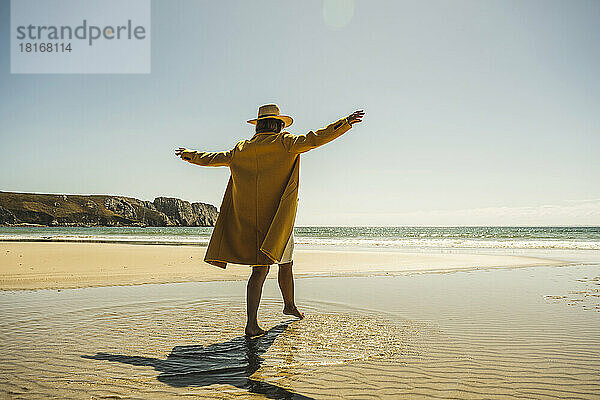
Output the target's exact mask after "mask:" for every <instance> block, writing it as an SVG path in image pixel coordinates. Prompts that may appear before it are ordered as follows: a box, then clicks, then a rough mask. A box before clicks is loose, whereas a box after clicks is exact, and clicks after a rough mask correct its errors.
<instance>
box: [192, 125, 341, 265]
mask: <svg viewBox="0 0 600 400" xmlns="http://www.w3.org/2000/svg"><path fill="white" fill-rule="evenodd" d="M350 128H351V125H350V124H349V123H348V121H347V120H346V118H343V119H340V120H339V121H336V122H334V123H332V124H330V125H328V126H327V127H326V128H324V129H319V130H317V131H314V132H313V131H310V132H309V133H307V134H306V135H292V134H291V133H288V132H281V133H275V132H265V133H257V134H255V135H254V136H253V137H252V138H251V139H249V140H242V141H240V142H238V143H237V144H236V145H235V147H234V148H233V149H231V150H228V151H221V152H199V151H194V150H185V151H183V153H182V155H181V157H182V158H183V159H184V160H186V161H188V162H190V163H193V164H198V165H203V166H213V167H221V166H227V167H229V169H230V170H231V176H230V178H229V182H228V184H227V189H226V190H225V195H224V196H223V201H222V203H221V208H220V211H219V216H218V217H217V222H216V223H215V228H214V230H213V233H212V236H211V238H210V242H209V244H208V249H207V250H206V255H205V257H204V261H206V262H207V263H209V264H212V265H216V266H218V267H221V268H225V267H226V265H227V263H233V264H244V265H271V264H274V263H277V262H278V261H280V260H281V256H282V255H283V250H284V248H285V245H286V244H287V241H288V239H289V237H290V235H291V233H292V229H293V228H294V221H295V219H296V208H297V206H298V179H299V171H300V153H304V152H306V151H308V150H311V149H314V148H316V147H319V146H322V145H324V144H325V143H327V142H330V141H332V140H334V139H335V138H337V137H339V136H341V135H342V134H343V133H345V132H347V131H348V130H349V129H350Z"/></svg>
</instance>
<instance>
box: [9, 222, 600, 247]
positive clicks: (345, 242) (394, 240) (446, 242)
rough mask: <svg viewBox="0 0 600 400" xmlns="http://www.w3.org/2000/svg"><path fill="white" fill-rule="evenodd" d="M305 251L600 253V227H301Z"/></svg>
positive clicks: (69, 232)
mask: <svg viewBox="0 0 600 400" xmlns="http://www.w3.org/2000/svg"><path fill="white" fill-rule="evenodd" d="M212 229H213V228H211V227H207V228H205V227H144V228H141V227H25V226H23V227H0V240H26V241H27V240H32V241H88V242H124V243H139V244H187V245H207V244H208V241H209V239H210V235H211V233H212ZM294 237H295V243H296V245H297V246H299V247H300V248H302V247H310V248H315V247H318V248H332V247H359V248H391V249H394V248H403V249H407V248H409V249H410V248H417V249H421V248H424V249H431V248H438V249H439V248H441V249H564V250H600V227H324V226H319V227H310V226H307V227H303V226H299V227H295V228H294Z"/></svg>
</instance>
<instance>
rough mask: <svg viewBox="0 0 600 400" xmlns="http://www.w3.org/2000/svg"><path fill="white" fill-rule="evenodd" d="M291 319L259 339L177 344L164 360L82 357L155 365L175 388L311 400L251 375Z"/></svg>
mask: <svg viewBox="0 0 600 400" xmlns="http://www.w3.org/2000/svg"><path fill="white" fill-rule="evenodd" d="M292 322H293V321H287V322H284V323H281V324H279V325H277V326H275V327H273V328H271V329H269V330H268V331H267V332H266V333H265V334H264V335H262V336H260V337H256V338H248V337H246V336H241V337H236V338H234V339H232V340H229V341H227V342H223V343H215V344H212V345H209V346H206V347H205V346H202V345H190V346H175V347H174V348H173V350H172V351H171V354H169V355H168V356H167V358H166V359H165V360H162V359H158V358H152V357H143V356H127V355H121V354H109V353H98V354H96V355H94V356H88V355H83V356H82V357H83V358H89V359H93V360H107V361H113V362H120V363H124V364H130V365H135V366H148V367H153V368H154V369H155V370H156V371H159V372H161V374H160V375H159V376H158V378H157V379H158V380H159V381H160V382H163V383H166V384H167V385H169V386H173V387H186V386H210V385H215V384H222V385H223V384H224V385H231V386H235V387H237V388H240V389H245V390H248V391H249V392H251V393H258V394H263V395H265V396H266V397H267V398H271V399H292V398H294V399H312V397H307V396H303V395H301V394H298V393H294V392H292V391H289V390H287V389H285V388H282V387H279V386H276V385H273V384H270V383H268V382H263V381H259V380H255V379H251V378H250V377H251V376H252V375H253V374H254V373H255V372H256V371H257V370H258V369H259V368H260V366H261V364H262V362H263V360H264V359H263V358H262V357H261V356H262V355H263V354H264V353H265V352H266V351H267V350H268V349H269V347H271V345H272V344H273V342H274V341H275V339H276V338H277V336H278V335H279V334H281V333H282V332H284V331H285V330H286V329H287V328H288V326H289V325H290V324H291V323H292Z"/></svg>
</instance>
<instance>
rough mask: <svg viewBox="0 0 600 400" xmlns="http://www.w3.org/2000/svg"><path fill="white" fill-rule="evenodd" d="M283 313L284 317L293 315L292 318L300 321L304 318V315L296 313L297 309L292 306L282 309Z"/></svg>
mask: <svg viewBox="0 0 600 400" xmlns="http://www.w3.org/2000/svg"><path fill="white" fill-rule="evenodd" d="M283 313H284V314H285V315H293V316H294V317H297V318H300V319H302V318H304V313H303V312H300V311H298V307H296V306H293V307H284V308H283Z"/></svg>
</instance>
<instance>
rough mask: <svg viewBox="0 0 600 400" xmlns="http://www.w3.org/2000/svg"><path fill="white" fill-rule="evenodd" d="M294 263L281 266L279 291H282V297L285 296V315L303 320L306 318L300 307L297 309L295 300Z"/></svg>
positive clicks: (278, 276) (278, 277)
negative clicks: (299, 309)
mask: <svg viewBox="0 0 600 400" xmlns="http://www.w3.org/2000/svg"><path fill="white" fill-rule="evenodd" d="M293 263H294V262H293V261H292V262H289V263H286V264H279V271H278V273H277V281H278V282H279V289H281V295H282V296H283V313H284V314H286V315H293V316H295V317H298V318H300V319H302V318H304V313H301V312H300V311H298V307H296V301H295V300H294V275H293V273H292V265H293Z"/></svg>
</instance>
